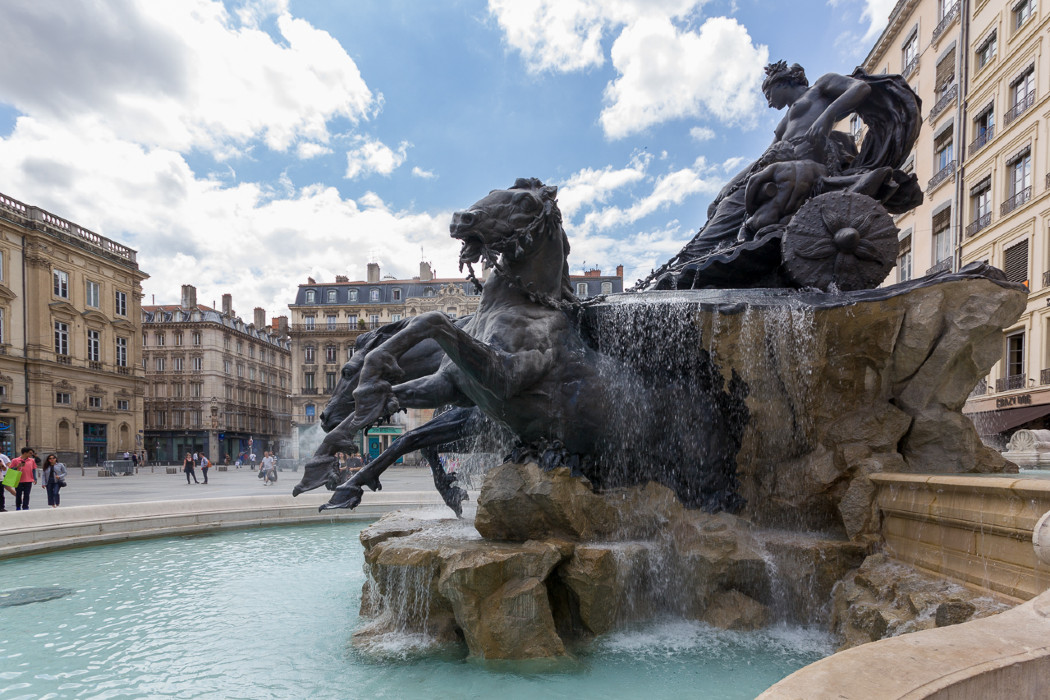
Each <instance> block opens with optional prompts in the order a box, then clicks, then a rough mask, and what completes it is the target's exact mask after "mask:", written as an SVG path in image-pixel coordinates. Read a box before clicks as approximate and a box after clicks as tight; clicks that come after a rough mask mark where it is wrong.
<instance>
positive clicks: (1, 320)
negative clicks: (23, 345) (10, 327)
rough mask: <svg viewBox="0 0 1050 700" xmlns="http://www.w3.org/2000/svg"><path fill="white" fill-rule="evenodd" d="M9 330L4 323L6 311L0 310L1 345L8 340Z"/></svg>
mask: <svg viewBox="0 0 1050 700" xmlns="http://www.w3.org/2000/svg"><path fill="white" fill-rule="evenodd" d="M6 331H7V328H6V325H5V323H4V310H3V309H0V344H3V343H4V342H5V341H6V339H7V332H6Z"/></svg>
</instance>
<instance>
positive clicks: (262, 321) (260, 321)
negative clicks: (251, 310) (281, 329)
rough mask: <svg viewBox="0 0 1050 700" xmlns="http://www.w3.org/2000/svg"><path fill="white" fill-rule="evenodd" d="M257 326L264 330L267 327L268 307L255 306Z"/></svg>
mask: <svg viewBox="0 0 1050 700" xmlns="http://www.w3.org/2000/svg"><path fill="white" fill-rule="evenodd" d="M255 328H256V329H258V330H260V331H261V330H262V329H263V328H266V309H262V308H259V307H258V306H256V307H255Z"/></svg>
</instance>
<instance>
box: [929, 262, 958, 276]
mask: <svg viewBox="0 0 1050 700" xmlns="http://www.w3.org/2000/svg"><path fill="white" fill-rule="evenodd" d="M951 270H952V259H951V258H945V259H944V260H941V261H940V262H939V263H937V264H936V265H934V266H933V267H931V268H930V269H928V270H927V271H926V274H927V275H936V274H937V273H938V272H951Z"/></svg>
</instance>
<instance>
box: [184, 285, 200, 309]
mask: <svg viewBox="0 0 1050 700" xmlns="http://www.w3.org/2000/svg"><path fill="white" fill-rule="evenodd" d="M196 305H197V288H196V287H194V286H193V285H192V284H184V285H182V308H184V309H187V310H188V309H192V308H193V307H194V306H196Z"/></svg>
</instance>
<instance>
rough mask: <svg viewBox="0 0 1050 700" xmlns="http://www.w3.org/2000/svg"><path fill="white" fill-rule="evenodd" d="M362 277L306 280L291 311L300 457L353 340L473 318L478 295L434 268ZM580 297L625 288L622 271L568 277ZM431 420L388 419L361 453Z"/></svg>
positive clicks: (421, 414) (428, 413)
mask: <svg viewBox="0 0 1050 700" xmlns="http://www.w3.org/2000/svg"><path fill="white" fill-rule="evenodd" d="M367 274H368V276H367V279H365V280H359V281H355V282H351V281H350V280H349V279H348V278H346V277H342V276H337V277H336V280H335V282H317V281H316V280H313V279H308V280H307V282H306V284H300V285H299V291H298V293H297V295H296V299H295V303H293V304H290V305H289V306H288V308H289V310H290V312H291V324H290V326H289V337H290V339H291V353H292V366H293V367H294V368H295V370H294V372H293V374H292V420H293V421H294V423H295V434H296V442H297V445H298V448H297V450H296V455H297V456H299V457H305V456H307V455H309V454H311V453H312V451H313V449H314V448H315V447H316V445H317V443H319V442H320V440H321V438H322V437H323V435H324V433H323V431H322V430H321V428H320V425H319V424H318V422H317V421H318V416H320V415H321V412H322V411H323V410H324V407H325V405H326V404H327V403H328V400H329V399H330V398H331V394H332V390H333V389H334V388H335V385H336V384H337V383H338V381H339V371H340V369H341V368H342V366H343V363H345V362H346V361H347V360H348V359H349V358H350V356H351V355H352V354H353V348H354V342H355V341H356V340H357V336H359V335H361V334H362V333H364V332H366V331H368V330H370V329H373V328H378V327H380V326H382V325H385V324H387V323H393V322H395V321H400V320H402V319H404V318H409V317H412V316H418V315H420V314H424V313H427V312H429V311H441V312H443V313H445V314H448V315H449V316H451V317H453V318H455V317H457V316H465V315H468V314H472V313H474V312H475V311H476V310H477V308H478V303H479V302H480V300H481V295H480V294H479V293H478V292H477V291H476V290H475V289H474V286H473V284H471V283H470V282H468V281H466V280H464V279H463V278H436V277H434V275H433V272H432V271H431V268H430V264H429V263H426V262H423V263H420V265H419V276H418V277H413V278H412V279H401V280H399V279H393V278H391V277H388V278H385V279H384V278H382V277H381V275H380V269H379V265H378V264H376V263H369V265H368V273H367ZM570 280H571V282H572V286H573V290H574V291H575V292H576V294H577V296H580V297H582V298H587V297H592V296H596V295H598V294H612V293H618V292H622V291H623V266H622V265H621V266H619V267H617V270H616V275H602V273H601V270H589V271H587V272H586V273H585V274H583V275H573V276H571V278H570ZM432 417H433V411H432V410H429V409H427V410H418V409H410V410H409V411H408V412H407V413H400V414H397V415H394V416H392V417H391V422H390V423H389V424H386V425H380V426H377V427H375V428H372V429H371V430H370V431H369V432H368V435H366V436H363V437H362V444H361V445H359V447H360V449H361V451H362V454H364V455H365V456H375V455H377V454H379V453H380V452H382V451H383V450H385V449H386V448H387V447H389V446H390V443H391V442H393V441H394V440H396V439H397V437H398V436H399V435H401V434H403V433H404V432H405V431H407V430H411V429H413V428H415V427H417V426H419V425H422V424H423V423H425V422H427V421H428V420H430V419H431V418H432Z"/></svg>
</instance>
